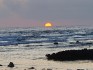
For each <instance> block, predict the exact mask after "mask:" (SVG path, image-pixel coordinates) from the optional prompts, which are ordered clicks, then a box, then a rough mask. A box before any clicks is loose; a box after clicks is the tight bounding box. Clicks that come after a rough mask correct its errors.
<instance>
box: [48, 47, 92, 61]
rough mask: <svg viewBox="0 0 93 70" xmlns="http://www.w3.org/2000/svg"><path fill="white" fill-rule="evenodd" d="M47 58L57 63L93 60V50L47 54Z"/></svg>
mask: <svg viewBox="0 0 93 70" xmlns="http://www.w3.org/2000/svg"><path fill="white" fill-rule="evenodd" d="M46 57H47V59H48V60H55V61H74V60H93V49H87V48H84V49H81V50H65V51H60V52H57V53H52V54H46Z"/></svg>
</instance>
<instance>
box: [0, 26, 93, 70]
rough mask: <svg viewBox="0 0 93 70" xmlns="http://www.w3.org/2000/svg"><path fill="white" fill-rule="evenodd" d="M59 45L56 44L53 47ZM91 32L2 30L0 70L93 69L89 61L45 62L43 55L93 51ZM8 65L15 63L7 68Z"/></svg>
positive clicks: (80, 30) (0, 30) (65, 28)
mask: <svg viewBox="0 0 93 70" xmlns="http://www.w3.org/2000/svg"><path fill="white" fill-rule="evenodd" d="M55 42H58V44H54V43H55ZM92 46H93V29H92V28H86V27H84V28H80V27H74V28H73V27H53V28H40V27H37V28H1V29H0V64H2V65H3V66H2V67H0V70H5V69H6V70H24V69H26V70H29V68H31V67H35V68H36V69H37V70H42V69H45V70H47V69H53V70H76V69H79V68H80V69H85V70H87V69H88V70H93V68H92V65H93V63H92V61H88V60H86V61H69V62H68V61H61V62H60V61H48V60H47V59H46V56H45V55H46V54H52V53H56V52H59V51H64V50H70V49H83V48H88V49H92V48H93V47H92ZM9 62H13V63H14V64H15V67H14V68H12V69H11V68H8V67H7V65H8V64H9Z"/></svg>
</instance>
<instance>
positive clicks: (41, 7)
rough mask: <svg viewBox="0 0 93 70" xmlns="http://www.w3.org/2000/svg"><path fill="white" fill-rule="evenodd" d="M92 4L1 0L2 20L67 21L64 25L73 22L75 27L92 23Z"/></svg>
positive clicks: (75, 0)
mask: <svg viewBox="0 0 93 70" xmlns="http://www.w3.org/2000/svg"><path fill="white" fill-rule="evenodd" d="M92 3H93V0H0V20H2V19H7V18H10V19H12V18H15V19H16V18H19V19H21V20H22V19H23V20H24V21H25V20H28V21H29V20H33V21H40V22H45V21H52V22H63V21H65V22H64V24H65V23H66V24H67V23H69V25H70V24H71V22H72V23H73V24H75V25H76V24H78V23H79V22H80V24H81V23H82V24H86V23H88V22H90V21H91V23H92V19H93V14H92V13H93V9H92V7H93V4H92ZM13 20H14V19H13ZM85 21H88V22H85ZM18 22H19V21H18ZM77 22H78V23H77ZM84 22H85V23H84ZM60 25H62V24H61V23H60Z"/></svg>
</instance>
